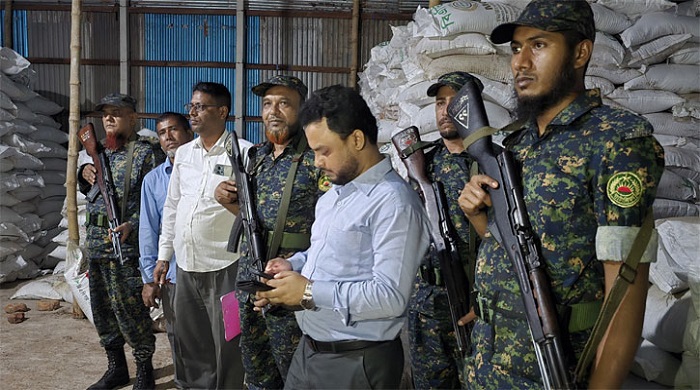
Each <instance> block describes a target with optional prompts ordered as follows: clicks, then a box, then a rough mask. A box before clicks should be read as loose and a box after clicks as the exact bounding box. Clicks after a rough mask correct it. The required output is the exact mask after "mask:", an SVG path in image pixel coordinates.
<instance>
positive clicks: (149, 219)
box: [139, 159, 177, 283]
mask: <svg viewBox="0 0 700 390" xmlns="http://www.w3.org/2000/svg"><path fill="white" fill-rule="evenodd" d="M172 171H173V164H172V163H171V162H170V159H166V160H165V162H164V163H162V164H160V165H158V166H157V167H155V169H153V170H152V171H151V172H148V174H146V177H144V179H143V184H142V185H141V217H140V218H141V222H140V225H139V252H140V256H141V257H139V264H141V279H143V282H144V283H152V282H153V269H154V268H155V266H156V261H158V236H159V235H160V225H161V220H162V218H163V205H164V204H165V198H166V197H167V196H168V183H169V182H170V174H171V173H172ZM176 268H177V267H176V266H175V255H173V257H172V259H170V268H169V269H168V275H167V277H168V278H170V283H175V270H176Z"/></svg>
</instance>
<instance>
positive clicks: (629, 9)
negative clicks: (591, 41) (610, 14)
mask: <svg viewBox="0 0 700 390" xmlns="http://www.w3.org/2000/svg"><path fill="white" fill-rule="evenodd" d="M597 3H598V4H599V5H604V6H606V7H608V8H610V9H611V10H613V11H616V12H619V13H622V14H625V15H627V16H628V17H630V18H632V19H635V18H637V17H638V16H639V15H641V14H645V13H649V12H656V11H663V10H666V9H669V8H671V7H674V6H675V4H674V3H672V2H670V1H667V0H598V1H597Z"/></svg>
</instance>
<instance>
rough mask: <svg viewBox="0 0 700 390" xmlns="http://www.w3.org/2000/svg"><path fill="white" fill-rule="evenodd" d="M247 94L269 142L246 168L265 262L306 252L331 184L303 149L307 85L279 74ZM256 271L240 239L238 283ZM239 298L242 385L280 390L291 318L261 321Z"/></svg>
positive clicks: (295, 331) (292, 335)
mask: <svg viewBox="0 0 700 390" xmlns="http://www.w3.org/2000/svg"><path fill="white" fill-rule="evenodd" d="M252 91H253V93H254V94H256V95H258V96H261V97H262V99H263V101H262V106H263V111H262V119H263V123H264V124H265V135H266V137H267V139H268V142H265V143H263V144H260V145H256V146H254V147H252V148H251V150H250V151H249V155H248V156H249V160H250V162H249V163H248V166H249V167H251V174H252V175H253V178H254V183H253V184H254V186H253V187H254V188H255V190H254V191H255V198H256V199H255V200H254V202H255V205H256V207H257V209H256V211H257V214H258V215H257V218H258V221H260V223H261V224H262V226H263V229H264V230H265V231H266V232H267V242H268V247H267V258H268V259H269V258H273V257H278V256H281V257H288V256H291V255H292V254H293V253H295V252H297V251H302V250H305V249H307V248H308V246H309V240H310V233H311V224H312V223H313V221H314V209H315V205H316V200H317V199H318V198H319V197H320V196H321V195H322V194H323V192H324V191H326V190H327V189H328V188H329V186H330V183H329V182H328V181H327V179H326V178H325V176H323V175H322V173H321V171H320V170H319V169H317V168H315V167H314V153H313V151H312V150H311V149H310V148H309V147H308V146H307V145H306V137H305V135H304V132H303V131H301V128H300V127H299V123H298V119H297V113H298V111H299V108H300V106H301V104H302V103H303V101H304V100H305V99H306V94H307V92H308V90H307V87H306V85H304V83H303V82H302V81H301V80H299V79H298V78H296V77H292V76H283V75H278V76H274V77H272V78H270V79H269V80H268V81H267V82H264V83H261V84H259V85H257V86H255V87H253V88H252ZM295 159H296V160H298V161H299V162H298V168H297V171H296V175H295V176H294V181H293V185H292V187H291V191H292V192H291V201H290V202H289V209H288V211H287V213H286V216H285V215H279V217H282V218H286V220H285V222H284V229H283V235H282V241H281V244H280V245H279V248H278V249H277V250H276V251H274V250H273V251H274V253H271V252H272V251H271V250H270V247H269V245H270V240H271V238H272V236H273V231H274V229H275V224H276V220H277V218H278V214H279V209H280V203H281V199H282V196H283V194H284V191H285V186H286V183H287V179H288V173H289V171H290V167H291V166H292V164H293V162H294V160H295ZM220 189H221V190H225V191H228V192H229V193H231V194H233V191H234V189H235V183H233V182H231V181H229V182H225V183H224V184H223V185H221V186H220ZM223 198H224V199H226V201H225V202H234V201H235V199H237V198H236V197H235V195H232V196H230V197H223ZM265 260H267V259H265ZM263 266H264V264H263ZM258 267H260V264H254V262H253V261H252V259H251V258H250V254H249V251H248V245H247V241H246V239H245V238H244V240H243V242H242V246H241V258H240V267H239V271H238V281H242V280H252V279H255V278H257V277H256V276H254V275H253V274H252V273H251V270H253V269H257V268H258ZM238 298H239V300H240V316H241V332H242V337H241V351H242V355H243V365H244V367H245V371H246V385H247V386H248V388H249V389H273V388H282V387H283V386H284V380H285V378H286V376H287V371H288V369H289V364H290V363H291V360H292V355H293V354H294V350H295V349H296V346H297V344H299V339H300V338H301V331H300V330H299V326H298V325H297V322H296V318H295V316H294V313H293V312H291V311H288V310H285V309H277V310H273V311H271V312H269V313H267V314H266V315H265V316H262V315H261V314H260V313H259V312H257V311H254V310H253V308H254V305H253V303H252V299H253V298H252V297H251V296H249V294H247V293H245V292H243V291H239V292H238Z"/></svg>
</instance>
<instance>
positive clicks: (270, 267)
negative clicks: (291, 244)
mask: <svg viewBox="0 0 700 390" xmlns="http://www.w3.org/2000/svg"><path fill="white" fill-rule="evenodd" d="M291 270H292V263H290V262H289V260H287V259H285V258H283V257H275V258H274V259H270V260H268V262H267V265H266V266H265V273H266V274H270V275H276V274H278V273H280V272H282V271H291Z"/></svg>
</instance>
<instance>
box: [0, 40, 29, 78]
mask: <svg viewBox="0 0 700 390" xmlns="http://www.w3.org/2000/svg"><path fill="white" fill-rule="evenodd" d="M29 65H30V63H29V61H27V59H26V58H24V57H22V56H21V55H20V54H19V53H17V52H16V51H14V50H12V49H10V48H9V47H3V48H0V71H2V73H5V74H7V75H13V74H17V73H19V72H21V71H23V70H25V69H27V68H28V67H29Z"/></svg>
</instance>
